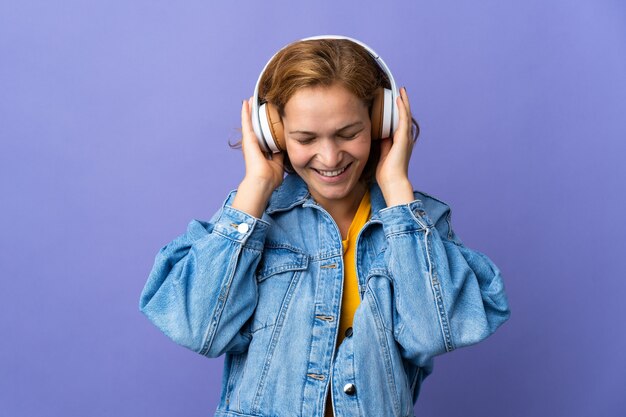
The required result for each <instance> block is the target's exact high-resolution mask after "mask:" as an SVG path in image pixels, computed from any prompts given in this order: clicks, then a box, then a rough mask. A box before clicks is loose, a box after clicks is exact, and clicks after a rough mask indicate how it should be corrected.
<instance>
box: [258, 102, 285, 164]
mask: <svg viewBox="0 0 626 417" xmlns="http://www.w3.org/2000/svg"><path fill="white" fill-rule="evenodd" d="M259 127H260V129H261V133H262V136H263V137H262V138H259V142H260V144H261V147H262V148H263V149H265V150H268V151H270V152H280V151H283V150H285V149H286V147H285V134H284V128H283V122H282V121H281V118H280V114H278V110H277V109H276V107H275V106H273V105H272V104H271V103H263V104H261V105H260V106H259Z"/></svg>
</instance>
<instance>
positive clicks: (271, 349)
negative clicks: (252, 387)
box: [250, 271, 301, 414]
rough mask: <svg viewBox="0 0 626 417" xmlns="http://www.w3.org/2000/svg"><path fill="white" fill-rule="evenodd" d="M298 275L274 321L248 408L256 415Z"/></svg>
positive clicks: (296, 284)
mask: <svg viewBox="0 0 626 417" xmlns="http://www.w3.org/2000/svg"><path fill="white" fill-rule="evenodd" d="M300 275H301V273H300V272H299V271H297V272H296V273H295V274H294V276H293V278H292V279H291V283H290V284H289V288H288V289H287V293H286V294H285V298H283V302H282V303H281V306H280V312H279V314H278V318H277V319H276V325H275V326H274V331H273V332H272V336H271V338H270V344H269V348H268V351H267V354H266V355H265V361H264V365H263V369H262V371H261V376H260V377H259V383H258V385H257V389H256V393H255V395H254V399H253V401H252V406H251V407H250V409H251V410H252V412H253V413H257V414H258V413H259V412H260V406H261V397H262V392H263V389H264V388H265V382H266V379H267V374H268V372H269V368H270V366H271V364H272V358H273V356H274V350H275V349H276V345H278V339H279V338H280V335H281V333H282V329H283V323H284V320H285V317H286V315H287V310H289V307H290V306H291V297H292V296H293V293H294V292H295V289H296V287H297V286H298V283H299V282H300Z"/></svg>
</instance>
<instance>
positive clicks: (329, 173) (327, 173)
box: [313, 162, 352, 178]
mask: <svg viewBox="0 0 626 417" xmlns="http://www.w3.org/2000/svg"><path fill="white" fill-rule="evenodd" d="M351 164H352V162H350V163H349V164H348V165H346V166H345V167H343V168H340V169H336V170H334V171H323V170H321V169H315V168H313V169H314V170H315V172H317V173H318V174H320V175H321V176H323V177H329V178H332V177H337V176H339V175H341V174H343V172H344V171H345V170H346V169H348V167H349V166H350V165H351Z"/></svg>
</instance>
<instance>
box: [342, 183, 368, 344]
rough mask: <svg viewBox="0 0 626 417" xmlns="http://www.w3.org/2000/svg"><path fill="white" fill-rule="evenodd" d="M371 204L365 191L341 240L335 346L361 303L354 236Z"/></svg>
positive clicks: (365, 219)
mask: <svg viewBox="0 0 626 417" xmlns="http://www.w3.org/2000/svg"><path fill="white" fill-rule="evenodd" d="M370 211H371V204H370V192H369V190H368V191H366V192H365V195H364V196H363V199H362V200H361V204H359V208H358V209H357V211H356V214H355V215H354V218H353V219H352V223H351V224H350V228H349V229H348V236H347V238H346V240H343V241H342V242H341V243H342V244H343V267H344V275H343V296H342V298H341V316H340V317H339V335H338V338H337V346H339V345H340V344H341V342H342V341H343V338H344V337H345V334H346V329H348V327H351V326H352V319H353V318H354V312H355V311H356V309H357V307H358V306H359V304H360V303H361V297H360V296H359V282H358V278H357V276H356V264H355V259H354V258H355V255H356V238H357V237H358V236H359V232H360V231H361V229H362V228H363V226H364V225H365V223H366V222H367V220H368V219H369V217H370Z"/></svg>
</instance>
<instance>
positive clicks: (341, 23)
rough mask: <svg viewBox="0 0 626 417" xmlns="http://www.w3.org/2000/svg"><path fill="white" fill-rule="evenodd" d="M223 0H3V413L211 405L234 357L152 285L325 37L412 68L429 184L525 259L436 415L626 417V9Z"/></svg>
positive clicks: (461, 360) (431, 400) (186, 411)
mask: <svg viewBox="0 0 626 417" xmlns="http://www.w3.org/2000/svg"><path fill="white" fill-rule="evenodd" d="M220 3H221V4H220ZM220 3H218V2H200V1H186V2H178V3H175V2H166V1H155V0H152V1H145V0H144V1H107V2H104V1H101V2H95V1H75V0H64V1H62V2H61V1H30V0H21V1H12V2H10V1H4V2H1V3H0V61H1V62H0V138H1V145H2V147H1V154H0V187H1V188H0V199H1V201H2V202H1V203H0V204H1V206H0V207H1V210H2V212H1V214H2V215H1V216H0V227H1V229H0V230H1V232H2V233H1V234H0V245H1V247H0V249H1V250H0V265H1V270H0V271H1V280H0V296H1V299H0V416H11V417H14V416H29V417H30V416H175V415H176V416H183V415H184V416H210V415H212V413H213V411H214V409H215V407H216V404H217V400H218V397H219V386H220V378H221V368H222V360H221V359H211V360H209V359H206V358H204V357H202V356H200V355H197V354H195V353H193V352H191V351H188V350H186V349H184V348H181V347H179V346H176V345H175V344H173V343H172V342H171V341H170V340H169V339H167V338H166V337H165V336H163V335H162V334H161V333H160V332H159V331H158V330H157V329H156V328H155V327H153V326H152V325H151V324H150V323H149V322H148V321H147V320H146V319H145V318H144V317H143V316H142V315H141V314H140V313H139V311H138V299H139V294H140V292H141V289H142V288H143V285H144V283H145V280H146V277H147V274H148V272H149V270H150V268H151V266H152V262H153V260H154V256H155V254H156V252H157V251H158V249H159V248H160V247H161V246H162V245H164V244H165V243H167V242H168V241H169V240H171V239H173V238H174V237H175V236H177V235H178V234H180V233H182V232H184V230H185V228H186V225H187V223H188V222H189V220H191V219H192V218H200V219H208V217H209V216H210V215H211V214H212V213H213V212H214V211H215V210H216V209H217V208H218V206H219V205H220V204H221V202H222V200H223V198H224V197H225V195H226V193H227V191H229V190H230V189H232V188H235V187H236V186H237V184H238V182H239V180H240V179H241V178H242V175H243V172H244V171H243V163H242V159H241V155H240V153H239V151H234V150H230V149H229V148H228V146H227V141H228V140H236V139H237V137H238V133H237V128H238V126H239V110H240V103H241V100H242V99H244V98H247V97H248V96H250V95H251V94H252V89H253V87H254V82H255V81H256V78H257V76H258V72H259V71H260V69H261V68H262V66H263V65H264V64H265V62H266V61H267V59H268V58H269V57H270V56H271V55H272V54H273V53H274V52H275V51H276V50H277V49H278V48H280V47H281V46H283V45H284V44H286V43H288V42H290V41H293V40H296V39H299V38H301V37H305V36H310V35H316V34H323V33H339V34H345V35H349V36H353V37H356V38H358V39H361V40H363V41H364V42H366V43H368V44H369V45H371V46H372V47H373V48H374V49H375V50H377V51H378V52H379V53H380V54H381V55H382V56H383V58H384V59H385V61H386V62H387V64H389V66H390V67H391V69H392V71H393V72H394V75H395V77H396V79H397V80H398V82H399V84H400V85H406V86H407V89H408V92H409V96H410V98H411V101H412V107H413V109H414V115H415V116H416V118H417V119H418V120H419V121H420V123H421V126H422V136H421V138H420V141H419V143H418V145H417V146H416V148H415V151H414V155H413V159H412V162H411V176H412V180H413V184H414V186H415V187H416V188H418V189H420V190H423V191H426V192H428V193H432V194H434V195H436V196H438V197H439V198H441V199H443V200H444V201H447V202H448V203H449V204H450V205H451V206H452V208H453V219H454V224H455V228H456V231H457V232H458V234H459V235H460V236H461V237H462V239H463V240H464V242H465V243H466V244H467V245H468V246H470V247H473V248H475V249H478V250H480V251H482V252H485V253H487V254H488V255H489V256H490V257H491V258H492V259H493V260H494V261H495V262H496V263H497V264H498V265H499V266H500V268H501V269H502V272H503V274H504V277H505V282H506V286H507V291H508V295H509V300H510V304H511V308H512V312H513V314H512V318H511V320H510V321H509V322H508V323H507V324H505V325H504V327H502V328H501V329H500V330H499V331H498V332H497V333H496V334H495V335H494V336H493V337H491V338H490V339H488V340H487V341H485V342H484V343H482V344H479V345H477V346H473V347H470V348H466V349H461V350H458V351H455V352H453V353H451V354H448V355H444V356H442V357H440V358H438V360H437V361H436V367H435V372H434V374H433V375H432V376H431V377H429V378H428V379H427V380H426V382H425V384H424V386H423V391H422V394H421V398H420V400H419V401H418V404H417V406H416V412H417V414H418V416H447V417H453V416H464V417H469V416H502V415H504V416H512V417H517V416H538V417H539V416H567V417H578V416H581V417H582V416H624V415H626V395H625V394H624V393H625V392H626V331H625V327H626V326H625V324H624V323H625V320H624V318H625V317H626V314H625V313H626V308H625V306H624V302H623V301H624V298H625V297H626V284H625V282H626V280H625V278H626V276H625V275H626V274H625V272H624V258H625V257H626V244H625V240H624V236H625V232H626V230H625V229H626V227H625V224H626V222H625V221H624V219H625V217H626V199H625V197H624V192H625V191H626V187H625V186H624V183H625V181H624V180H625V179H626V169H625V168H624V163H623V159H624V156H625V155H626V152H625V151H626V145H625V139H626V5H625V3H624V2H623V1H617V0H616V1H604V0H595V1H572V0H563V1H545V0H542V1H538V0H530V1H524V2H516V3H517V4H509V3H512V2H503V1H495V0H494V1H480V2H469V1H466V2H461V1H459V2H455V3H454V4H452V3H451V2H450V3H449V4H448V3H446V4H435V2H431V4H425V3H424V2H417V1H414V0H406V1H399V2H396V4H395V5H391V4H389V5H387V6H384V7H383V6H382V3H381V2H372V1H342V2H338V1H322V2H319V1H318V2H314V3H313V2H312V3H311V4H299V3H295V2H272V1H263V2H255V3H252V2H250V3H249V4H248V3H247V2H246V3H244V2H230V3H227V2H220ZM505 3H506V4H505Z"/></svg>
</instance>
